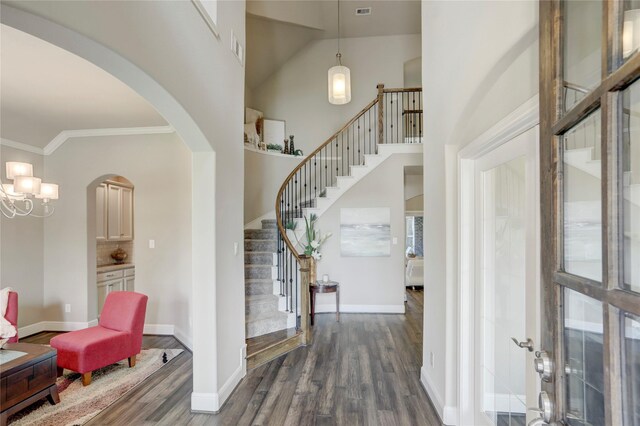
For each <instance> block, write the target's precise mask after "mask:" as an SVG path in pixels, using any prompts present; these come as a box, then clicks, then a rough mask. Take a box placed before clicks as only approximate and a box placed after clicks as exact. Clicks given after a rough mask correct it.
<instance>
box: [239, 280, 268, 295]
mask: <svg viewBox="0 0 640 426" xmlns="http://www.w3.org/2000/svg"><path fill="white" fill-rule="evenodd" d="M273 288H274V284H273V283H272V282H271V281H265V282H259V283H247V284H245V286H244V292H245V294H246V295H247V296H252V295H258V294H274V293H273Z"/></svg>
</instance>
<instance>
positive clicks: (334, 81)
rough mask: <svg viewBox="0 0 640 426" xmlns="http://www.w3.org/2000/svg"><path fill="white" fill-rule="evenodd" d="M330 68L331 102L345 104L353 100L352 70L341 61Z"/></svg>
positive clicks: (338, 55)
mask: <svg viewBox="0 0 640 426" xmlns="http://www.w3.org/2000/svg"><path fill="white" fill-rule="evenodd" d="M336 56H337V57H338V65H336V66H334V67H331V68H329V75H328V77H329V81H328V83H329V102H330V103H332V104H334V105H344V104H348V103H349V102H351V71H350V70H349V68H347V67H345V66H344V65H342V64H341V63H340V54H339V53H338V54H337V55H336Z"/></svg>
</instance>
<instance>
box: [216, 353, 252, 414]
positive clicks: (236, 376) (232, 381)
mask: <svg viewBox="0 0 640 426" xmlns="http://www.w3.org/2000/svg"><path fill="white" fill-rule="evenodd" d="M240 353H241V354H242V353H244V345H243V348H242V349H241V351H240ZM244 365H245V362H243V361H241V362H240V365H239V366H238V368H236V371H234V372H233V374H232V375H231V377H229V378H228V379H227V381H226V382H224V384H223V385H222V386H221V387H220V390H219V391H218V402H219V403H220V406H219V407H218V408H217V411H220V409H221V408H222V405H224V403H225V402H226V401H227V399H228V398H229V397H230V396H231V393H232V392H233V391H234V389H235V388H236V386H238V384H239V383H240V381H242V378H243V377H244V376H245V375H246V374H247V370H246V368H243V367H244Z"/></svg>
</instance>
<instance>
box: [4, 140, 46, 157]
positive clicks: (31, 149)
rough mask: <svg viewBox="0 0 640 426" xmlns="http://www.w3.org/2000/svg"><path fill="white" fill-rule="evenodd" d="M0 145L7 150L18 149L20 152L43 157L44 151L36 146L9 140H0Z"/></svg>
mask: <svg viewBox="0 0 640 426" xmlns="http://www.w3.org/2000/svg"><path fill="white" fill-rule="evenodd" d="M0 145H2V146H8V147H9V148H14V149H19V150H21V151H27V152H31V153H34V154H38V155H44V150H43V149H42V148H38V147H37V146H32V145H27V144H26V143H22V142H16V141H12V140H11V139H5V138H0Z"/></svg>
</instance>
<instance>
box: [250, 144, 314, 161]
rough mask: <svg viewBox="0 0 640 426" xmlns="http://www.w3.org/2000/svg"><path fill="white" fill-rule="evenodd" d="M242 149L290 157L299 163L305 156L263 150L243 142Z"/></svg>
mask: <svg viewBox="0 0 640 426" xmlns="http://www.w3.org/2000/svg"><path fill="white" fill-rule="evenodd" d="M244 150H245V151H251V152H257V153H258V154H263V155H272V156H275V157H284V158H291V159H294V160H298V163H300V162H301V161H302V160H304V159H305V158H307V156H306V155H291V154H283V153H281V152H278V151H264V150H262V149H258V148H255V147H253V146H248V145H247V144H245V146H244ZM322 158H324V157H322Z"/></svg>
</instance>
